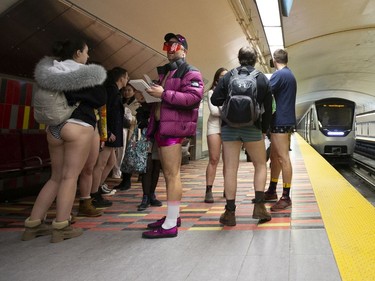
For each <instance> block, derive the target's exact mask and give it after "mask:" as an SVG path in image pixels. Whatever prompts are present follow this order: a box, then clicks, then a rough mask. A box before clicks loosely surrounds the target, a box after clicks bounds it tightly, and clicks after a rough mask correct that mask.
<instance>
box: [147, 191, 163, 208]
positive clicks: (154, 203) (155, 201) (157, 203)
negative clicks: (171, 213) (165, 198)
mask: <svg viewBox="0 0 375 281" xmlns="http://www.w3.org/2000/svg"><path fill="white" fill-rule="evenodd" d="M150 204H151V206H156V207H160V206H163V203H162V202H161V201H159V200H158V199H156V196H155V193H151V195H150Z"/></svg>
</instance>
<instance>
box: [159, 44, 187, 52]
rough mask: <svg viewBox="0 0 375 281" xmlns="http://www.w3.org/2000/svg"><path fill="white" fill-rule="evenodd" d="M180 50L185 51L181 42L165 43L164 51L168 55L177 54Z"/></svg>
mask: <svg viewBox="0 0 375 281" xmlns="http://www.w3.org/2000/svg"><path fill="white" fill-rule="evenodd" d="M179 50H183V46H182V44H181V43H180V42H172V41H170V42H164V45H163V51H167V52H168V53H171V52H177V51H179Z"/></svg>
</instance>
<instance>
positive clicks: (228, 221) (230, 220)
mask: <svg viewBox="0 0 375 281" xmlns="http://www.w3.org/2000/svg"><path fill="white" fill-rule="evenodd" d="M219 221H220V223H221V224H224V225H226V226H235V225H236V212H235V211H229V210H227V209H225V212H224V213H223V214H221V216H220V220H219Z"/></svg>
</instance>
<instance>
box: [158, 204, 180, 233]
mask: <svg viewBox="0 0 375 281" xmlns="http://www.w3.org/2000/svg"><path fill="white" fill-rule="evenodd" d="M179 215H180V201H167V217H166V218H165V221H164V223H163V225H162V226H161V227H162V228H164V229H171V228H172V227H175V226H176V225H177V218H178V217H179Z"/></svg>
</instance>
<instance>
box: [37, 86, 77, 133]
mask: <svg viewBox="0 0 375 281" xmlns="http://www.w3.org/2000/svg"><path fill="white" fill-rule="evenodd" d="M32 105H33V107H34V119H35V120H36V121H37V122H38V123H40V124H45V125H51V126H56V125H59V124H61V123H63V122H65V121H66V120H68V119H69V118H70V116H71V115H72V113H73V111H74V110H75V109H76V108H77V107H78V105H79V103H77V104H75V105H73V106H70V105H69V104H68V101H67V100H66V97H65V95H64V93H62V92H58V91H50V90H46V89H42V88H40V87H38V88H37V90H36V91H35V93H34V95H33V103H32Z"/></svg>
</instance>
